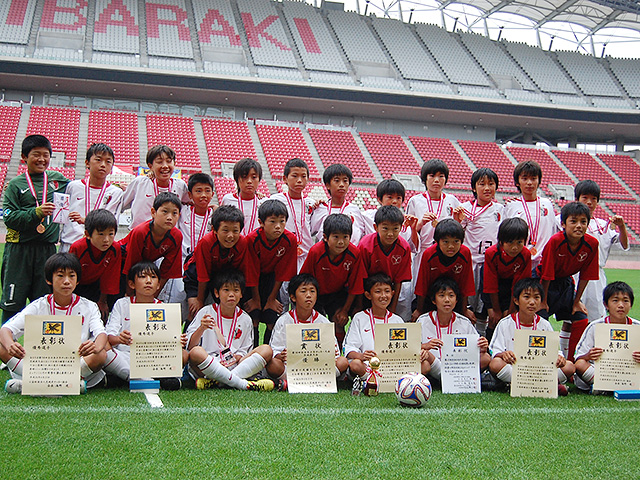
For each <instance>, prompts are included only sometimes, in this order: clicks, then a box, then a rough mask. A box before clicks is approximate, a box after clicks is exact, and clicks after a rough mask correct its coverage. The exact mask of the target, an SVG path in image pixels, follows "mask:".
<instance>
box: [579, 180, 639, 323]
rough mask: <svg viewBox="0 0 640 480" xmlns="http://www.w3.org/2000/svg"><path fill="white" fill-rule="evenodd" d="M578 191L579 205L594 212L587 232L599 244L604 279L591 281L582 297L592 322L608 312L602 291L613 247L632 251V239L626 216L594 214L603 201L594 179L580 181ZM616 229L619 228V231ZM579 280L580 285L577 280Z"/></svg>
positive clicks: (599, 257)
mask: <svg viewBox="0 0 640 480" xmlns="http://www.w3.org/2000/svg"><path fill="white" fill-rule="evenodd" d="M574 192H575V199H576V200H577V201H578V202H581V203H584V204H585V205H586V206H587V207H589V210H590V211H591V220H590V222H589V227H588V229H587V233H588V234H589V235H591V236H593V237H596V238H597V239H598V245H599V256H598V262H599V264H600V278H599V279H598V280H592V281H590V282H589V283H588V284H587V287H586V288H585V290H584V293H583V294H582V303H584V306H585V307H586V309H587V312H589V319H590V320H594V319H597V318H600V317H604V315H605V313H606V310H605V305H604V304H603V303H602V302H600V300H599V298H600V292H602V291H603V290H604V288H605V286H606V285H607V275H606V273H605V271H604V266H605V265H606V264H607V259H608V258H609V253H610V252H611V248H612V247H613V246H614V245H616V246H618V247H620V248H622V250H624V251H628V250H629V237H628V235H627V226H626V225H625V222H624V218H622V216H620V215H614V216H613V217H611V218H610V219H609V220H603V219H601V218H595V217H594V215H593V214H594V213H595V211H596V207H597V206H598V202H599V201H600V187H599V186H598V184H597V183H596V182H594V181H593V180H582V181H581V182H578V184H577V185H576V187H575V189H574ZM616 227H618V231H617V232H616ZM575 281H576V285H577V283H578V278H577V277H576V278H575Z"/></svg>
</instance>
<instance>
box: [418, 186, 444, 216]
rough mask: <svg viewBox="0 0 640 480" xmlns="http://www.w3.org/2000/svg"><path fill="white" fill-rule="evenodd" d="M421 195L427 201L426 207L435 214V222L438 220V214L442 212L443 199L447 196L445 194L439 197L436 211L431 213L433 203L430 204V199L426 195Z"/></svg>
mask: <svg viewBox="0 0 640 480" xmlns="http://www.w3.org/2000/svg"><path fill="white" fill-rule="evenodd" d="M422 195H424V198H426V199H427V205H428V206H429V211H430V212H431V213H435V214H436V220H437V219H439V218H440V213H441V212H442V205H443V204H444V199H445V197H446V196H447V195H446V194H445V193H443V194H442V196H441V197H440V201H439V203H438V211H437V212H434V211H433V203H432V202H431V197H430V196H429V194H428V193H426V192H425V193H423V194H422Z"/></svg>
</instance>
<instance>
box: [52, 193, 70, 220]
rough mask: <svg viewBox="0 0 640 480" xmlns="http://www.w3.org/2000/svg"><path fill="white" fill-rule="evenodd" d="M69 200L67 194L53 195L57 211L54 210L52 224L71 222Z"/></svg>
mask: <svg viewBox="0 0 640 480" xmlns="http://www.w3.org/2000/svg"><path fill="white" fill-rule="evenodd" d="M69 198H70V197H69V195H67V194H66V193H58V192H54V193H53V204H54V205H55V209H54V210H53V216H52V219H51V221H52V222H54V223H68V222H69Z"/></svg>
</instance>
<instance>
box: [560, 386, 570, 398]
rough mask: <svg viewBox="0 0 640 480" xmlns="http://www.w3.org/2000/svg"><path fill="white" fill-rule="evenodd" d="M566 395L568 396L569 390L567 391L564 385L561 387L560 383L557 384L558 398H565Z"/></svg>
mask: <svg viewBox="0 0 640 480" xmlns="http://www.w3.org/2000/svg"><path fill="white" fill-rule="evenodd" d="M567 395H569V390H567V387H566V386H565V385H563V384H562V383H559V384H558V396H559V397H566V396H567Z"/></svg>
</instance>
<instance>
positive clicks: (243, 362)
mask: <svg viewBox="0 0 640 480" xmlns="http://www.w3.org/2000/svg"><path fill="white" fill-rule="evenodd" d="M243 289H244V277H243V276H242V273H240V272H239V271H237V270H235V269H232V268H227V269H225V270H223V271H221V272H220V273H219V274H218V275H217V276H216V279H215V287H214V291H213V293H214V295H215V297H216V298H217V299H218V301H219V304H213V305H207V306H206V307H204V308H203V309H202V310H200V311H199V312H198V314H197V315H196V316H195V318H194V319H193V321H192V322H191V323H190V324H189V327H188V328H187V339H188V343H187V348H188V349H189V375H191V377H192V378H193V379H194V380H195V381H196V388H198V389H199V390H203V389H205V388H212V387H214V386H215V384H216V382H218V383H222V384H224V385H227V386H229V387H231V388H236V389H238V390H258V391H265V392H269V391H271V390H274V389H275V388H276V387H278V390H284V389H286V383H284V382H279V383H278V384H276V382H274V381H273V380H271V379H266V378H265V379H260V380H256V381H253V380H247V378H249V377H252V376H254V375H256V374H258V373H259V372H261V371H262V369H263V368H264V367H265V366H267V364H268V363H269V361H270V360H271V356H272V351H271V347H269V345H260V346H259V347H257V348H253V328H252V324H251V317H249V315H247V314H246V313H245V312H243V311H242V309H240V307H239V306H238V304H239V303H240V300H241V299H242V290H243Z"/></svg>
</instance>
